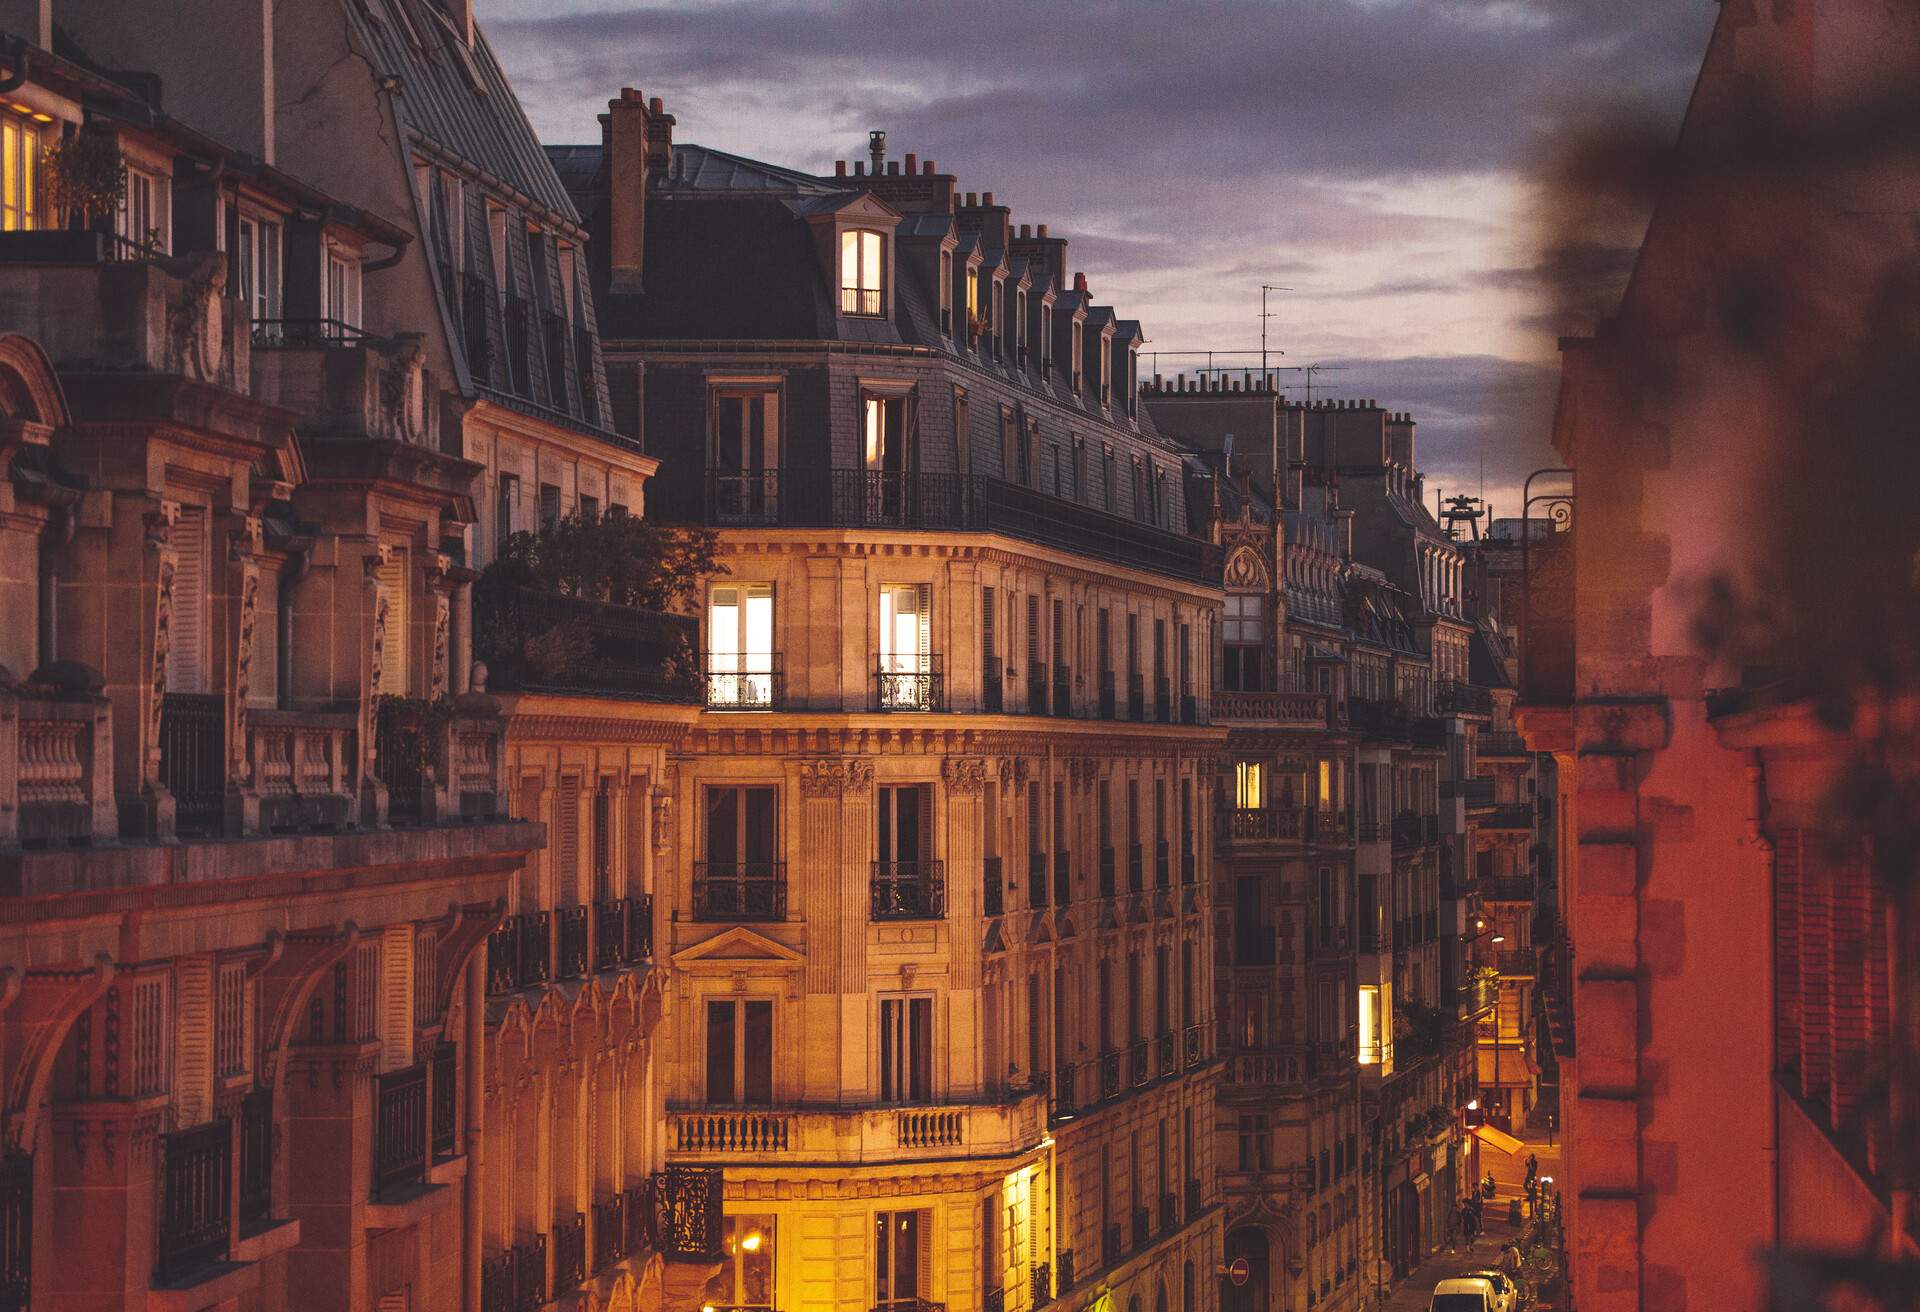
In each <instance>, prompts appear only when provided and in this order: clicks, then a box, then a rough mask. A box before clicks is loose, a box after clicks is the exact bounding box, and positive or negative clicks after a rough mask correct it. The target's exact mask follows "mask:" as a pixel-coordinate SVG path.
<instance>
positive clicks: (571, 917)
mask: <svg viewBox="0 0 1920 1312" xmlns="http://www.w3.org/2000/svg"><path fill="white" fill-rule="evenodd" d="M553 915H554V919H555V921H556V922H557V923H558V929H559V933H558V935H557V938H558V940H559V951H558V953H557V955H556V960H555V961H554V970H553V977H554V978H555V979H579V978H580V977H581V976H582V975H584V974H586V973H587V908H585V907H560V908H559V909H558V910H556V911H555V912H554V913H553Z"/></svg>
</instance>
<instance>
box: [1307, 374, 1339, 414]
mask: <svg viewBox="0 0 1920 1312" xmlns="http://www.w3.org/2000/svg"><path fill="white" fill-rule="evenodd" d="M1345 368H1347V366H1346V365H1344V364H1303V365H1301V366H1300V372H1301V373H1303V374H1305V375H1306V376H1307V409H1309V410H1311V409H1313V377H1314V375H1315V374H1320V373H1327V372H1335V371H1338V370H1342V369H1345Z"/></svg>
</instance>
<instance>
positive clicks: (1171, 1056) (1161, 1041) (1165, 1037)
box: [1153, 1029, 1180, 1079]
mask: <svg viewBox="0 0 1920 1312" xmlns="http://www.w3.org/2000/svg"><path fill="white" fill-rule="evenodd" d="M1177 1043H1178V1040H1176V1039H1175V1038H1174V1037H1173V1031H1172V1030H1170V1029H1167V1030H1162V1031H1161V1032H1160V1033H1159V1034H1156V1035H1155V1036H1154V1039H1153V1068H1154V1070H1156V1071H1158V1072H1159V1073H1160V1078H1161V1079H1165V1078H1166V1077H1167V1076H1169V1075H1177V1074H1179V1073H1180V1063H1179V1061H1178V1060H1177V1057H1178V1055H1179V1054H1178V1052H1177V1049H1176V1045H1177Z"/></svg>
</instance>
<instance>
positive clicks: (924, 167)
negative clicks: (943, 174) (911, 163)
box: [920, 160, 933, 177]
mask: <svg viewBox="0 0 1920 1312" xmlns="http://www.w3.org/2000/svg"><path fill="white" fill-rule="evenodd" d="M920 173H921V176H923V177H932V176H933V161H932V160H926V161H924V162H922V164H921V165H920Z"/></svg>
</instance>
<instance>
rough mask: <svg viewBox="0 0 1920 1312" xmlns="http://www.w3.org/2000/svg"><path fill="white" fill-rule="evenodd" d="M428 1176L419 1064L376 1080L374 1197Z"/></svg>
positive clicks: (423, 1091)
mask: <svg viewBox="0 0 1920 1312" xmlns="http://www.w3.org/2000/svg"><path fill="white" fill-rule="evenodd" d="M426 1176H427V1067H426V1063H424V1062H420V1063H416V1064H415V1065H412V1066H409V1067H407V1068H406V1069H405V1070H401V1071H393V1072H390V1073H388V1074H386V1075H382V1076H379V1077H378V1087H377V1090H376V1094H375V1106H374V1119H373V1196H374V1198H375V1199H376V1200H377V1199H380V1198H386V1197H391V1196H392V1195H393V1194H394V1193H395V1192H396V1191H399V1190H403V1189H406V1188H408V1187H409V1186H411V1185H417V1184H420V1183H422V1182H423V1181H424V1180H425V1179H426Z"/></svg>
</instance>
